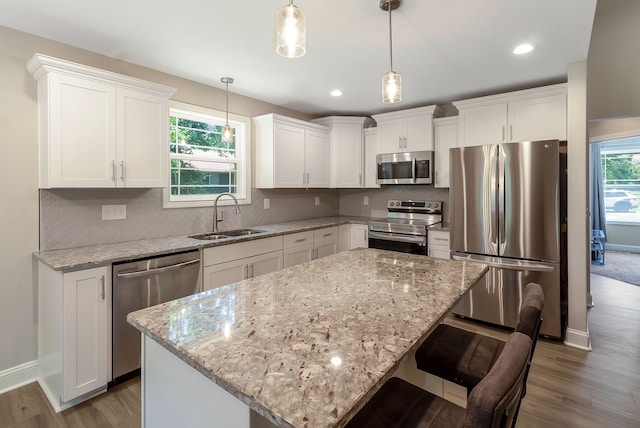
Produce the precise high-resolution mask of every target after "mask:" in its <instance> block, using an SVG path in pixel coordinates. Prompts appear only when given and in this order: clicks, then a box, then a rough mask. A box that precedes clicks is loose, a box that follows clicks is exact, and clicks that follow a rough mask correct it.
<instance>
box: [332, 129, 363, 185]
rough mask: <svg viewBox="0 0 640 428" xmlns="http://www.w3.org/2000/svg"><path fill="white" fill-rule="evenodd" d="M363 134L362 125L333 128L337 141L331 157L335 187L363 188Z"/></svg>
mask: <svg viewBox="0 0 640 428" xmlns="http://www.w3.org/2000/svg"><path fill="white" fill-rule="evenodd" d="M362 132H363V131H362V125H361V124H356V125H351V124H336V125H334V126H333V129H332V133H333V135H334V138H336V140H337V141H336V142H335V143H334V144H333V145H332V147H333V149H334V150H335V153H333V154H332V156H331V157H332V159H333V167H334V169H335V187H338V188H349V187H350V188H360V187H362V183H363V177H362V175H363V174H362V160H363V156H362V153H363V150H362V148H363V147H362V146H363V137H362Z"/></svg>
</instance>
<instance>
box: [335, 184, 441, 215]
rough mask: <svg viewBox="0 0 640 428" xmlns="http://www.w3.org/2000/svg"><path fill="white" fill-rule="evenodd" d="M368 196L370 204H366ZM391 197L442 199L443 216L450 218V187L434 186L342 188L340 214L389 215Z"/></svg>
mask: <svg viewBox="0 0 640 428" xmlns="http://www.w3.org/2000/svg"><path fill="white" fill-rule="evenodd" d="M365 196H368V198H369V205H364V203H363V201H364V197H365ZM389 199H398V200H414V201H442V202H444V204H443V207H444V208H443V209H444V213H443V217H444V219H445V220H447V219H448V218H449V189H435V188H434V187H433V186H423V185H412V186H382V187H381V188H380V189H341V190H340V214H341V215H361V216H370V217H380V216H386V215H387V201H388V200H389Z"/></svg>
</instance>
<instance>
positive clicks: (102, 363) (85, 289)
mask: <svg viewBox="0 0 640 428" xmlns="http://www.w3.org/2000/svg"><path fill="white" fill-rule="evenodd" d="M110 284H111V275H110V267H106V266H103V267H99V268H94V269H86V270H81V271H76V272H68V273H65V274H64V275H63V308H64V309H63V330H64V333H63V338H64V339H63V340H64V343H63V348H62V354H63V366H64V367H63V373H64V374H63V384H64V385H63V392H62V400H63V401H69V400H72V399H74V398H76V397H79V396H81V395H83V394H86V393H88V392H91V391H94V390H96V389H99V388H102V387H105V386H106V385H107V374H108V367H107V365H108V361H109V360H108V355H109V349H110V348H109V345H108V342H109V340H111V335H110V334H109V332H110V330H109V313H110V310H111V293H110V288H111V287H110Z"/></svg>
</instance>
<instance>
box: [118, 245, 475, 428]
mask: <svg viewBox="0 0 640 428" xmlns="http://www.w3.org/2000/svg"><path fill="white" fill-rule="evenodd" d="M485 270H486V267H484V266H482V265H478V264H471V263H464V262H458V261H452V260H443V259H436V258H431V257H425V256H417V255H410V254H403V253H397V252H389V251H383V250H375V249H362V248H359V249H355V250H351V251H348V252H342V253H338V254H334V255H332V256H328V257H324V258H322V259H318V260H314V261H312V262H309V263H304V264H301V265H297V266H293V267H291V268H287V269H284V270H281V271H278V272H274V273H271V274H267V275H262V276H260V277H257V278H253V279H249V280H245V281H241V282H238V283H234V284H229V285H226V286H223V287H218V288H215V289H212V290H209V291H206V292H203V293H200V294H196V295H193V296H189V297H185V298H183V299H179V300H175V301H172V302H168V303H164V304H161V305H157V306H154V307H151V308H148V309H144V310H141V311H137V312H133V313H131V314H129V316H128V321H129V323H130V324H132V325H133V326H135V327H136V328H138V329H139V330H140V331H141V332H142V333H143V336H142V337H143V339H142V340H143V363H142V382H143V383H142V418H143V421H142V422H143V426H147V427H158V426H176V425H182V426H225V427H226V426H246V427H248V426H254V425H260V424H263V422H264V421H263V422H260V421H258V419H256V416H255V414H254V413H253V412H255V413H257V414H259V415H261V416H262V417H263V418H264V419H266V421H269V422H270V423H272V424H274V425H276V426H287V427H289V426H291V427H340V426H342V425H344V424H345V423H346V422H347V421H348V420H349V419H350V418H351V417H352V416H353V414H355V412H357V411H358V410H359V409H360V408H361V407H362V406H363V405H364V404H365V403H366V402H367V400H368V399H369V398H370V397H371V396H372V395H373V394H374V393H375V391H376V390H377V389H378V388H379V387H380V386H381V385H382V383H384V381H385V380H386V379H387V378H389V377H390V376H391V375H392V374H393V372H394V370H395V368H396V367H397V366H398V364H399V363H400V361H401V360H402V358H403V357H404V356H405V355H407V354H409V353H410V352H412V351H414V350H415V349H416V348H417V347H418V346H419V345H420V343H421V342H422V340H423V339H424V338H425V337H426V336H428V334H429V333H430V332H431V331H432V330H433V329H434V328H435V327H436V326H437V324H438V323H439V322H440V321H441V320H442V319H443V318H444V316H445V315H446V314H447V312H448V311H449V310H450V308H451V307H452V306H453V305H454V304H455V303H456V302H457V301H458V299H459V298H460V297H461V296H462V295H463V294H464V293H466V292H467V291H468V289H469V288H470V287H471V286H472V285H474V284H475V283H476V282H477V280H478V279H479V277H480V276H481V275H482V274H483V273H484V271H485ZM259 419H260V420H262V419H261V418H259ZM261 426H262V425H261Z"/></svg>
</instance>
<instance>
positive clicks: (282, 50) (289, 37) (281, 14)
mask: <svg viewBox="0 0 640 428" xmlns="http://www.w3.org/2000/svg"><path fill="white" fill-rule="evenodd" d="M306 51H307V19H306V18H305V16H304V12H302V11H301V10H300V9H298V8H297V7H296V6H295V5H294V4H293V0H290V1H289V4H288V5H286V6H283V7H281V8H280V9H279V10H278V14H277V21H276V52H278V55H281V56H284V57H287V58H299V57H301V56H303V55H304V54H305V52H306Z"/></svg>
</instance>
